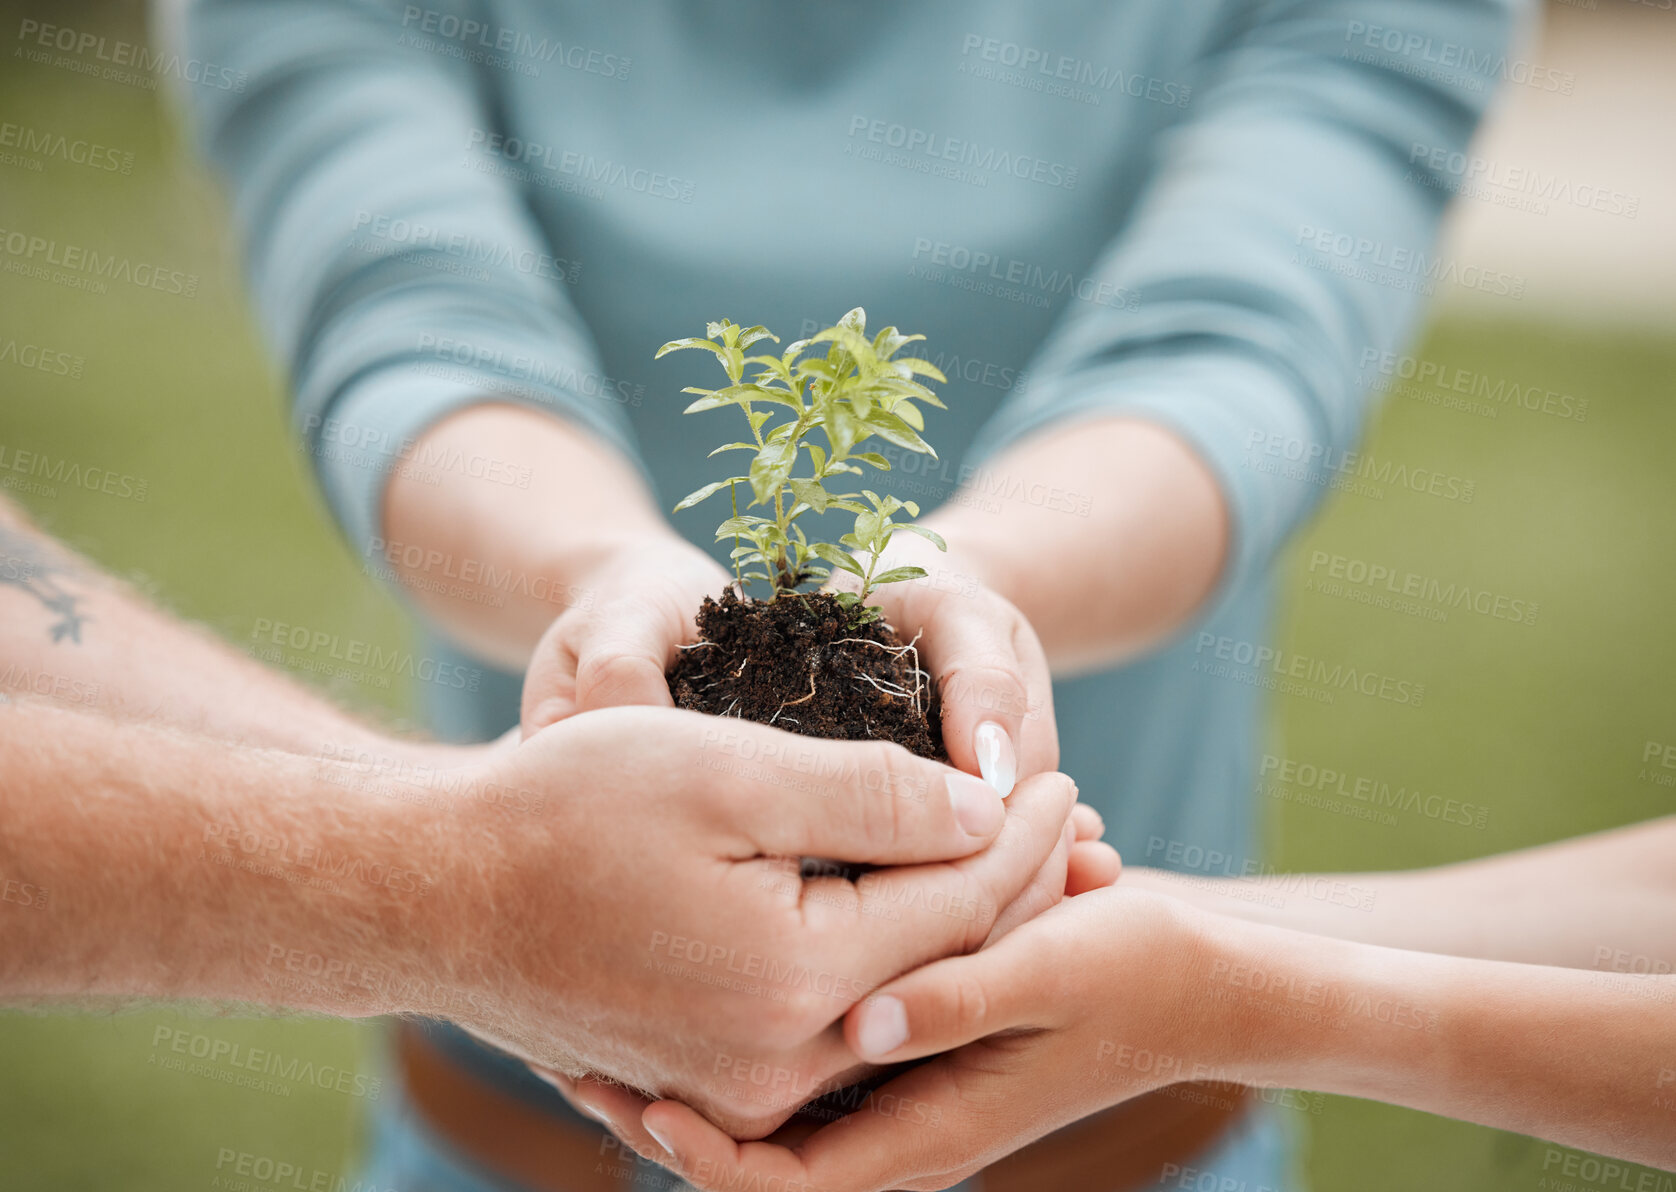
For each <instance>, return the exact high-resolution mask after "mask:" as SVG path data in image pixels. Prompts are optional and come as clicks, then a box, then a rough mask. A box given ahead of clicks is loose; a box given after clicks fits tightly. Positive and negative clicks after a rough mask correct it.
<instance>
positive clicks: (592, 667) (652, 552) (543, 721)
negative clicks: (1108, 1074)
mask: <svg viewBox="0 0 1676 1192" xmlns="http://www.w3.org/2000/svg"><path fill="white" fill-rule="evenodd" d="M903 537H904V538H907V537H911V536H907V535H904V536H903ZM913 541H915V542H922V540H921V539H918V538H914V539H913ZM933 574H938V573H933ZM728 582H729V577H728V574H727V572H725V571H723V570H722V568H721V567H720V566H718V565H717V564H716V563H715V562H714V561H713V560H712V559H711V558H710V557H709V556H708V555H706V554H705V553H704V552H703V551H700V550H699V549H697V548H696V547H694V546H692V545H691V544H689V543H688V542H686V540H685V539H682V538H678V537H676V536H674V535H672V534H658V535H654V536H650V537H641V538H636V539H634V540H632V541H630V542H628V543H626V544H624V545H623V546H622V547H621V548H620V549H618V550H616V551H614V552H612V553H610V554H607V555H606V556H604V557H603V558H602V559H601V560H600V561H599V562H598V563H596V564H595V565H593V566H592V567H591V568H589V569H588V570H587V571H585V572H583V573H582V578H581V579H580V580H579V581H578V584H577V586H578V587H579V589H580V590H582V591H585V592H587V593H588V594H589V595H590V596H591V597H592V599H591V600H590V602H589V603H588V604H587V606H586V607H579V608H572V609H569V610H567V611H566V612H565V613H563V614H562V615H561V616H559V617H558V618H557V619H556V620H555V621H554V622H553V623H552V625H551V626H550V627H549V628H548V630H547V632H546V634H545V635H544V636H543V637H542V639H541V642H540V644H539V645H538V646H537V647H536V650H535V654H534V656H533V658H532V659H531V662H530V666H529V671H528V673H527V674H526V675H525V677H524V693H523V714H522V729H523V732H524V734H525V735H526V736H528V735H530V734H532V733H534V732H536V731H538V730H539V729H541V728H543V727H545V726H547V725H549V724H553V723H555V722H557V721H559V720H562V719H564V718H565V717H567V716H573V715H576V714H577V713H580V712H587V711H593V710H597V709H600V708H607V707H621V706H628V705H646V706H651V707H665V708H667V707H671V706H672V705H673V700H672V699H671V697H670V694H669V685H668V683H667V682H666V680H665V678H664V675H665V672H666V671H667V669H668V667H669V664H670V663H671V662H672V661H673V660H674V656H675V651H676V649H677V648H678V647H679V646H681V645H684V644H689V643H691V642H693V641H695V640H697V639H696V632H695V625H694V621H693V615H694V613H695V612H696V611H697V609H698V607H699V605H700V604H701V603H702V601H703V599H704V597H705V596H716V595H718V594H719V593H720V592H721V591H722V589H723V588H724V587H726V586H727V584H728ZM972 582H974V583H975V581H972ZM907 588H913V589H914V591H912V592H895V591H894V590H895V589H907ZM878 598H879V600H880V601H881V604H882V605H883V606H884V607H885V608H886V609H887V616H895V617H897V618H898V620H897V621H895V622H893V623H895V624H898V625H905V624H913V625H915V626H916V627H919V626H926V627H929V628H928V634H929V637H930V640H933V641H935V643H937V644H936V645H935V647H933V646H931V645H927V646H926V647H925V651H926V652H925V653H924V654H922V660H923V661H924V662H925V664H926V665H928V666H931V667H932V668H933V671H932V673H933V674H934V675H935V676H936V677H937V679H938V681H939V683H940V684H941V685H942V694H943V729H944V736H945V744H946V745H947V747H948V749H949V754H950V758H951V760H952V761H953V762H954V764H955V765H956V766H958V767H959V768H960V769H962V770H965V771H966V772H967V773H969V774H976V773H981V774H982V775H983V777H984V778H985V779H986V780H987V781H988V782H989V783H990V785H992V786H993V787H995V788H996V789H997V790H998V791H999V792H1000V793H1001V795H1002V796H1003V797H1005V796H1006V795H1008V794H1009V793H1010V792H1011V791H1012V789H1013V785H1014V783H1015V782H1016V781H1017V779H1018V778H1019V777H1020V776H1025V777H1028V776H1029V775H1032V774H1037V773H1042V772H1045V771H1050V770H1052V769H1053V768H1054V767H1055V766H1056V765H1057V764H1058V759H1059V745H1058V739H1057V737H1056V736H1055V732H1054V727H1053V711H1052V693H1051V690H1050V688H1049V681H1048V677H1047V666H1046V663H1045V661H1044V660H1043V658H1042V652H1041V648H1040V646H1038V645H1037V644H1036V641H1035V635H1034V634H1033V633H1032V632H1031V630H1030V627H1029V625H1027V624H1026V623H1025V622H1024V620H1023V618H1022V617H1020V616H1019V614H1018V612H1017V610H1015V609H1013V608H1012V606H1011V605H1008V604H1007V603H1006V602H1005V601H1004V600H1002V599H1001V598H1000V597H998V596H995V595H994V594H993V593H989V592H984V591H981V590H978V589H975V588H974V589H972V590H970V591H968V590H967V589H966V588H965V587H964V585H963V586H962V587H961V588H960V589H959V591H958V592H957V593H956V594H953V595H951V594H950V593H949V592H947V591H944V590H941V589H939V588H937V587H935V586H934V585H924V584H919V585H908V584H893V585H887V586H886V587H885V588H881V589H879V592H878ZM945 598H947V599H945ZM892 610H894V611H892ZM910 619H911V620H910ZM1025 675H1028V679H1026V678H1024V676H1025ZM1021 733H1022V737H1023V741H1024V752H1023V755H1022V756H1023V769H1022V771H1021V770H1020V764H1019V761H1018V758H1019V754H1018V753H1017V751H1016V750H1015V748H1014V742H1015V741H1018V740H1019V739H1020V736H1021ZM1098 822H1099V817H1098V816H1094V817H1093V819H1092V821H1090V820H1089V819H1087V818H1086V817H1085V818H1084V819H1083V821H1082V829H1083V831H1084V834H1083V835H1081V836H1079V837H1078V839H1077V840H1073V839H1071V838H1069V837H1068V838H1067V839H1066V840H1065V842H1064V843H1063V845H1062V846H1061V847H1058V848H1056V849H1055V850H1054V852H1053V853H1051V854H1050V855H1049V857H1048V860H1047V861H1046V863H1044V865H1043V866H1042V870H1041V872H1040V873H1039V874H1037V876H1036V878H1035V879H1034V880H1033V881H1032V883H1031V884H1030V886H1029V888H1028V889H1027V890H1026V891H1025V892H1024V893H1023V894H1022V895H1021V896H1020V897H1019V898H1018V899H1017V900H1016V901H1015V903H1014V905H1012V906H1009V907H1008V908H1007V910H1006V912H1005V914H1004V915H1003V916H1002V917H1001V919H1000V920H999V921H998V922H997V924H996V927H995V930H996V932H997V934H1001V933H1004V932H1006V931H1008V930H1011V929H1012V927H1014V926H1016V925H1017V924H1019V923H1022V922H1024V921H1025V920H1027V919H1029V918H1031V917H1032V916H1034V915H1037V914H1039V913H1041V912H1042V911H1044V910H1046V909H1047V908H1048V907H1050V906H1052V905H1053V904H1054V903H1055V902H1057V901H1059V899H1060V897H1061V896H1062V895H1063V893H1064V892H1065V890H1066V888H1067V886H1066V883H1067V879H1068V878H1069V879H1070V880H1071V881H1072V882H1073V884H1074V885H1075V886H1076V887H1077V889H1079V890H1080V889H1090V888H1093V887H1095V886H1098V885H1105V884H1109V883H1110V882H1111V881H1114V880H1116V854H1115V853H1114V852H1112V851H1111V850H1110V849H1109V848H1107V847H1106V846H1104V845H1100V844H1098V843H1096V842H1097V841H1098V837H1099V831H1100V829H1099V827H1098ZM1091 823H1092V824H1093V825H1095V827H1094V828H1093V829H1090V824H1091ZM1079 841H1080V843H1079ZM1104 875H1109V876H1104Z"/></svg>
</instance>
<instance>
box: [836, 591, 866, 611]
mask: <svg viewBox="0 0 1676 1192" xmlns="http://www.w3.org/2000/svg"><path fill="white" fill-rule="evenodd" d="M832 598H833V599H834V600H836V601H837V602H838V605H839V607H840V608H854V607H855V606H856V605H858V604H860V603H861V597H860V595H858V594H857V593H855V592H834V593H833V594H832Z"/></svg>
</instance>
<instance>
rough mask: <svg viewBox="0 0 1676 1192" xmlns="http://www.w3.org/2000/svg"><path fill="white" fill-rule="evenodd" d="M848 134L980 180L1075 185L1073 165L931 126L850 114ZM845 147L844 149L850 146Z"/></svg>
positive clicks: (868, 143) (1062, 185)
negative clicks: (971, 173)
mask: <svg viewBox="0 0 1676 1192" xmlns="http://www.w3.org/2000/svg"><path fill="white" fill-rule="evenodd" d="M849 137H850V141H851V142H852V143H853V142H855V141H856V140H857V139H859V140H861V141H862V142H863V144H864V145H879V146H883V147H884V148H886V149H900V150H902V151H903V153H904V154H907V155H909V156H910V157H918V158H923V159H925V161H926V163H927V164H928V165H930V164H933V163H935V164H938V165H941V164H947V165H950V166H955V167H961V168H964V169H966V170H971V171H976V175H975V176H976V179H977V180H978V181H980V182H982V181H983V180H985V179H987V178H988V177H989V176H990V175H996V174H1005V175H1010V176H1011V177H1014V178H1017V179H1019V180H1020V181H1023V182H1039V183H1042V184H1043V185H1045V186H1057V187H1061V188H1062V189H1065V190H1073V189H1075V188H1076V185H1077V167H1076V166H1073V165H1067V164H1066V163H1064V162H1059V161H1048V160H1047V159H1046V158H1042V157H1036V156H1035V155H1034V154H1030V153H1016V152H1013V151H1011V150H1007V149H1002V148H999V147H998V146H995V145H985V144H982V143H981V142H978V141H972V140H968V139H966V138H963V137H951V136H947V135H945V134H943V133H940V132H936V131H934V130H932V129H926V128H914V127H910V126H909V125H906V124H895V123H892V122H891V121H888V120H874V119H871V118H869V117H867V116H851V117H850V131H849ZM845 148H846V150H848V149H849V148H850V147H849V146H845ZM882 160H885V161H887V162H889V163H890V164H907V163H906V162H901V163H898V162H895V161H892V160H891V159H889V158H884V159H882Z"/></svg>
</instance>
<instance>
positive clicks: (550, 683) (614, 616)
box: [522, 533, 730, 737]
mask: <svg viewBox="0 0 1676 1192" xmlns="http://www.w3.org/2000/svg"><path fill="white" fill-rule="evenodd" d="M729 582H730V577H729V575H728V573H727V572H726V571H724V570H722V568H721V567H720V566H718V565H717V563H716V562H715V560H713V559H712V558H710V556H709V555H707V554H705V553H704V552H703V551H701V550H699V549H698V548H697V547H695V546H693V545H692V544H691V543H689V542H687V541H686V539H684V538H680V537H677V536H676V535H674V534H672V533H662V534H654V535H651V536H648V537H641V538H636V539H632V540H629V541H626V542H624V543H623V544H622V545H621V546H620V547H619V548H618V549H616V550H614V551H612V552H611V553H609V554H606V555H605V556H603V557H602V558H600V559H599V560H598V561H597V562H596V563H595V564H594V565H593V566H591V567H590V568H588V569H587V570H586V571H584V572H582V573H581V574H580V576H579V578H578V580H577V582H576V587H577V590H578V591H579V592H581V593H582V594H583V595H584V596H585V600H584V601H583V602H581V603H579V604H577V605H573V606H572V607H571V608H568V609H566V610H565V611H564V612H563V613H561V614H560V615H559V616H558V618H557V619H555V620H554V621H553V623H552V625H551V626H549V627H548V630H547V632H546V633H545V634H544V635H542V638H541V641H540V643H539V644H538V645H537V646H536V648H535V653H534V655H533V656H532V657H531V659H530V664H529V669H528V671H527V672H526V673H525V675H524V695H523V714H522V722H523V731H524V735H525V736H526V737H527V736H529V735H531V734H532V733H535V732H537V731H538V730H540V729H542V728H545V727H546V726H547V725H549V724H554V723H556V722H557V721H560V720H563V719H564V718H565V717H567V716H574V715H576V714H577V713H579V712H592V711H596V710H598V709H600V708H616V707H624V706H628V705H635V704H640V705H646V706H648V707H661V708H669V707H673V706H674V700H673V699H671V698H670V694H669V684H668V683H667V682H666V681H665V680H664V673H665V671H666V670H667V669H668V667H669V664H670V663H671V662H673V661H674V659H675V649H676V647H677V646H680V645H685V644H689V643H691V642H693V641H695V640H696V631H695V626H694V622H693V616H694V614H695V613H697V611H698V608H699V605H700V604H701V603H702V602H703V600H704V598H705V597H706V596H711V597H716V596H720V595H721V593H722V589H723V588H725V587H726V586H727V584H728V583H729Z"/></svg>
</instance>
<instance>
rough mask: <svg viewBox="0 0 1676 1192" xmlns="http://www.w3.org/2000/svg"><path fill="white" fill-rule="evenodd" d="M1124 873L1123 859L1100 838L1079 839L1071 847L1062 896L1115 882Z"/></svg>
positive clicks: (1070, 895)
mask: <svg viewBox="0 0 1676 1192" xmlns="http://www.w3.org/2000/svg"><path fill="white" fill-rule="evenodd" d="M1122 876H1123V858H1122V857H1120V856H1118V855H1117V850H1116V849H1114V848H1113V847H1112V846H1111V845H1109V844H1107V843H1106V842H1105V841H1103V840H1079V841H1077V842H1076V843H1075V844H1073V845H1072V846H1071V856H1070V864H1069V866H1068V867H1067V869H1066V872H1065V896H1066V897H1067V898H1074V897H1076V896H1077V895H1078V894H1086V893H1088V892H1089V891H1090V890H1101V889H1104V888H1105V887H1107V886H1112V885H1116V884H1117V880H1118V878H1120V877H1122Z"/></svg>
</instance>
